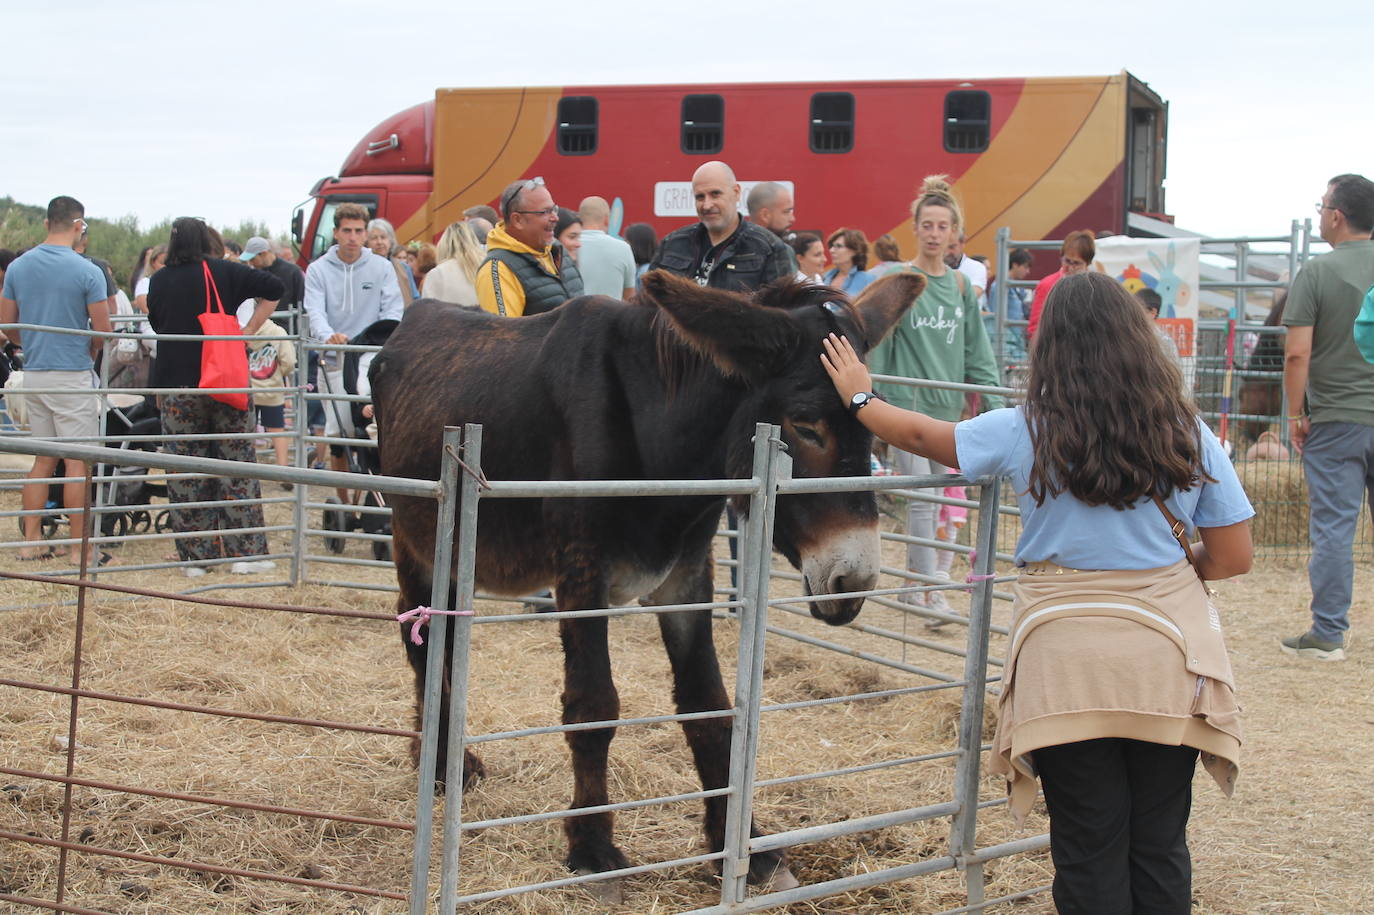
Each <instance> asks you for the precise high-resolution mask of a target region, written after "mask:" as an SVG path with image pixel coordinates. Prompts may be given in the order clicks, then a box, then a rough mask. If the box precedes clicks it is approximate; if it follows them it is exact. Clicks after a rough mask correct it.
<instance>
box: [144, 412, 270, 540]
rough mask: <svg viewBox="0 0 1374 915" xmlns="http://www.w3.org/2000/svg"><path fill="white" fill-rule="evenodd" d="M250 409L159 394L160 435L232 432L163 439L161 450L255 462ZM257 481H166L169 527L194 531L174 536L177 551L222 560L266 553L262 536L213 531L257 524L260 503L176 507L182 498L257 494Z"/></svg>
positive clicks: (229, 499) (214, 478)
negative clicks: (218, 437)
mask: <svg viewBox="0 0 1374 915" xmlns="http://www.w3.org/2000/svg"><path fill="white" fill-rule="evenodd" d="M253 428H254V425H253V411H252V409H248V410H236V409H234V408H233V407H231V406H229V405H228V404H224V403H220V402H219V401H218V400H215V399H213V398H211V397H209V396H207V395H205V394H166V395H164V396H163V397H162V431H163V433H164V434H166V435H189V434H202V435H204V434H226V435H227V434H233V435H235V436H237V437H235V438H232V439H223V440H219V441H174V442H166V443H164V445H163V451H165V452H166V453H168V454H184V455H188V456H194V457H208V458H221V459H223V460H226V461H249V462H254V461H256V457H255V456H254V454H253ZM260 493H261V490H260V487H259V486H258V481H257V480H252V479H245V478H243V477H217V476H211V477H202V478H198V479H191V480H185V479H171V480H168V481H167V496H168V498H169V499H170V500H171V502H172V506H173V507H172V509H171V522H172V530H173V531H175V532H177V533H189V532H199V533H200V534H201V536H199V537H182V538H178V540H177V554H178V555H179V556H180V557H181V560H182V561H183V562H194V561H197V560H207V559H222V558H228V557H235V556H261V555H263V554H265V553H266V552H267V535H266V534H264V533H262V532H261V531H254V532H252V533H237V534H219V533H217V532H218V531H222V530H226V531H227V530H235V529H239V528H261V527H262V526H263V518H262V506H261V505H260V504H257V503H253V504H250V505H234V504H229V505H214V506H204V507H191V508H177V507H176V505H177V504H178V503H186V502H215V501H226V502H231V503H232V502H234V501H237V500H240V499H257V498H259V497H260Z"/></svg>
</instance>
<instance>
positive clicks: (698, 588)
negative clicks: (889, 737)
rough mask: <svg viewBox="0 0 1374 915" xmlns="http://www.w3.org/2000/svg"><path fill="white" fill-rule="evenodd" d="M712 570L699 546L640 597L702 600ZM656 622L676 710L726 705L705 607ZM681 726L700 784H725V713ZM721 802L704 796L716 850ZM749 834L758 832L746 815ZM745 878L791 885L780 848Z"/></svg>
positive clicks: (721, 833) (757, 860) (709, 838)
mask: <svg viewBox="0 0 1374 915" xmlns="http://www.w3.org/2000/svg"><path fill="white" fill-rule="evenodd" d="M713 527H714V524H713ZM712 572H713V563H712V562H711V558H710V556H709V555H706V554H705V553H704V552H703V555H702V556H701V557H700V559H698V560H697V561H695V562H692V561H688V560H684V561H683V562H682V563H679V565H678V567H677V568H675V569H674V570H673V573H672V574H671V575H670V576H669V577H668V579H667V581H665V582H664V583H663V584H662V585H661V586H660V587H659V588H658V590H657V591H655V592H654V593H653V595H652V596H651V597H650V598H649V601H646V603H647V602H652V603H655V604H696V603H707V602H709V601H710V600H711V599H712V591H713V589H712ZM658 626H659V632H660V634H661V635H662V636H663V645H664V647H665V648H666V649H667V651H668V660H669V662H670V663H671V664H672V668H673V700H674V702H675V703H676V706H677V711H678V713H679V714H685V713H688V712H703V711H716V710H719V709H728V708H730V707H731V704H730V697H729V695H728V694H727V693H726V691H725V683H724V682H723V681H722V679H721V674H720V661H719V660H718V659H717V657H716V646H715V643H714V642H713V641H712V639H711V611H709V610H699V611H693V612H690V613H664V614H660V615H659V618H658ZM682 730H683V734H684V735H685V736H686V738H687V744H688V746H690V747H691V749H692V758H693V759H694V760H695V762H696V767H697V774H698V775H699V776H700V777H701V786H702V788H722V787H724V786H725V785H726V784H728V783H729V779H730V738H731V733H732V731H733V726H732V725H731V723H730V719H728V718H706V719H702V720H699V721H685V722H683V724H682ZM727 803H728V800H727V799H726V798H724V797H711V798H707V799H706V821H705V828H706V842H707V845H708V846H709V847H710V849H711V851H720V850H721V849H722V848H724V846H725V815H726V806H727ZM749 834H750V835H755V836H757V835H760V834H761V833H760V832H759V830H758V827H757V826H755V825H754V823H753V821H752V820H751V821H750V824H749ZM749 882H750V883H751V884H755V885H762V886H765V887H767V888H768V889H776V890H781V889H790V888H791V887H794V886H796V885H797V881H796V878H794V877H793V876H792V874H791V872H790V871H788V869H787V865H786V861H785V856H784V855H783V853H782V852H780V851H769V852H758V853H756V854H754V855H752V856H751V857H750V859H749Z"/></svg>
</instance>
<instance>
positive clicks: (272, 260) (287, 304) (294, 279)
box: [239, 235, 305, 333]
mask: <svg viewBox="0 0 1374 915" xmlns="http://www.w3.org/2000/svg"><path fill="white" fill-rule="evenodd" d="M239 260H241V261H243V262H244V263H245V264H247V265H248V266H250V267H254V268H256V269H258V270H266V271H267V272H268V273H270V274H272V275H273V276H275V277H276V278H277V279H279V280H281V282H282V285H283V286H285V287H286V292H285V293H284V294H283V295H282V297H281V301H279V302H278V303H277V307H278V308H283V309H285V308H289V309H292V310H295V311H297V312H299V311H300V308H301V305H302V303H304V302H305V271H303V270H301V268H300V267H297V266H296V265H295V264H293V263H291V262H290V261H288V260H283V259H282V258H280V257H278V256H277V252H276V251H273V250H272V243H271V242H270V241H268V240H267V239H265V238H263V237H262V236H261V235H254V236H253V237H252V238H250V239H248V242H247V244H245V245H244V246H243V253H242V254H240V255H239ZM296 320H297V319H296V318H295V317H293V318H292V319H291V323H290V325H289V327H288V329H289V330H290V331H291V332H292V333H295V325H296ZM282 323H283V324H285V323H286V322H282Z"/></svg>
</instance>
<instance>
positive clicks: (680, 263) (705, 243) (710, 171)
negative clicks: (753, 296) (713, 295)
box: [649, 161, 794, 292]
mask: <svg viewBox="0 0 1374 915" xmlns="http://www.w3.org/2000/svg"><path fill="white" fill-rule="evenodd" d="M692 197H693V200H694V201H695V202H696V208H697V218H698V219H699V222H697V223H696V224H695V225H691V226H684V227H683V228H681V229H677V230H675V231H673V232H670V233H669V234H668V236H667V237H666V238H664V239H663V244H662V245H660V246H659V249H658V254H656V255H655V256H654V259H653V261H651V262H650V264H649V268H650V269H663V270H667V271H669V272H671V273H676V274H678V275H679V276H686V277H691V278H692V279H694V280H696V281H697V283H699V284H700V285H702V286H710V287H712V288H715V289H732V290H735V291H738V292H749V291H751V290H754V289H757V288H758V287H760V286H762V285H763V284H765V283H769V282H772V281H773V280H775V279H779V278H781V277H790V276H792V274H793V272H794V271H793V269H792V267H791V258H790V256H789V255H790V252H789V250H788V247H787V245H786V244H785V243H784V242H783V241H782V239H780V238H778V237H777V236H776V235H774V234H773V233H772V232H770V231H768V230H767V229H765V228H763V227H761V226H758V225H755V224H754V223H752V222H750V221H749V220H748V219H746V218H744V215H743V214H742V213H740V209H739V202H740V189H739V182H738V181H737V180H735V173H734V171H733V170H732V169H731V168H730V166H728V165H726V164H725V163H724V162H714V161H713V162H707V163H706V164H704V165H702V166H701V167H700V168H698V169H697V170H696V173H695V174H693V175H692Z"/></svg>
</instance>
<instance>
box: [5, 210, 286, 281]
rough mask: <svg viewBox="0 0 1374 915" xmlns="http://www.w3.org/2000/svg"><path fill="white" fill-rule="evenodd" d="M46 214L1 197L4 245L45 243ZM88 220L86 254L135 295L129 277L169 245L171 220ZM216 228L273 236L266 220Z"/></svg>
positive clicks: (244, 235) (229, 235)
mask: <svg viewBox="0 0 1374 915" xmlns="http://www.w3.org/2000/svg"><path fill="white" fill-rule="evenodd" d="M46 216H47V207H46V206H30V205H29V204H24V203H17V202H16V201H15V200H14V198H12V197H0V248H8V249H9V250H11V251H14V252H19V251H24V250H26V249H28V248H32V247H33V246H34V245H37V244H41V243H42V241H43V239H44V238H46V237H47V232H46V231H45V230H44V228H43V220H44V218H45V217H46ZM86 222H87V223H88V224H89V225H90V243H89V245H88V246H87V248H86V253H87V254H90V255H92V256H94V257H98V258H100V259H101V260H105V261H109V263H110V269H111V270H112V271H113V272H114V277H115V282H116V283H118V284H119V288H121V289H123V290H124V291H125V292H126V293H128V294H129V295H133V290H132V289H131V288H129V277H130V275H131V274H132V273H133V271H134V265H135V264H137V263H138V255H139V253H140V252H141V251H142V250H143V249H144V248H151V247H153V246H154V245H164V244H166V243H167V239H168V237H169V236H170V235H171V234H172V220H170V219H164V220H162V221H161V222H159V223H157V224H156V225H153V226H149V227H148V228H146V229H141V228H139V225H138V219H137V218H136V217H134V216H121V217H120V218H118V219H114V220H110V219H101V218H99V217H98V216H91V215H89V214H87V216H86ZM215 228H216V229H218V230H219V234H220V235H222V236H224V238H225V239H226V240H232V241H236V242H238V243H239V244H240V245H242V244H243V243H244V242H246V241H247V240H248V239H249V238H251V237H252V236H254V235H261V236H262V237H264V238H271V237H272V233H271V231H270V230H269V229H268V228H267V225H266V224H265V223H256V222H249V221H247V220H245V221H244V222H240V223H239V224H238V225H237V226H216V227H215Z"/></svg>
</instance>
